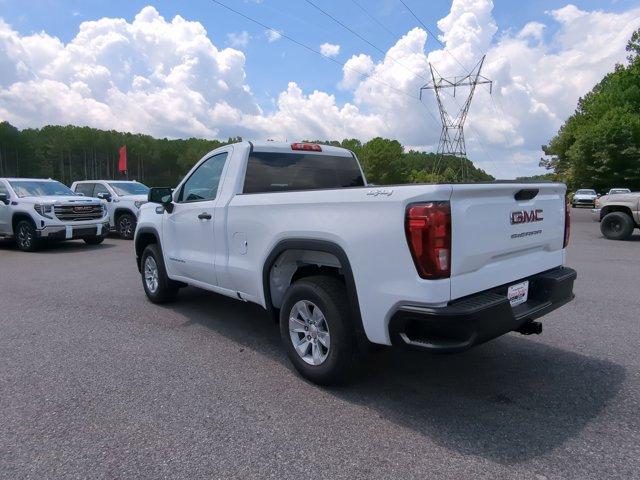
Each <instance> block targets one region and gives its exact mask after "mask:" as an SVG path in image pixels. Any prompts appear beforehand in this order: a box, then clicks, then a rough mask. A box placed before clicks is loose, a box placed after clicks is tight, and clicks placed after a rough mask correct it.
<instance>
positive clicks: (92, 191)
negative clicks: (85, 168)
mask: <svg viewBox="0 0 640 480" xmlns="http://www.w3.org/2000/svg"><path fill="white" fill-rule="evenodd" d="M71 190H73V191H74V192H76V193H81V194H82V195H84V196H85V197H95V198H99V199H100V200H102V201H103V202H105V203H106V206H107V210H108V211H109V226H110V228H111V229H113V230H115V231H116V232H118V235H119V236H120V238H124V239H125V240H131V239H132V238H133V234H134V233H135V231H136V222H137V218H138V211H139V210H140V207H141V206H142V205H144V204H145V203H147V197H148V195H149V187H147V186H146V185H144V184H142V183H140V182H136V181H135V180H131V181H129V180H80V181H77V182H73V184H72V185H71Z"/></svg>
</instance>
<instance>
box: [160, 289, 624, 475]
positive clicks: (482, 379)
mask: <svg viewBox="0 0 640 480" xmlns="http://www.w3.org/2000/svg"><path fill="white" fill-rule="evenodd" d="M180 297H181V300H180V301H179V302H178V303H176V304H174V305H171V306H169V307H168V308H170V309H172V310H175V311H178V312H180V314H181V315H183V316H186V318H188V319H189V321H188V322H187V323H186V324H185V325H183V327H188V326H190V325H194V324H198V325H202V326H204V327H206V328H208V329H211V330H212V331H214V332H215V333H217V334H220V335H223V336H224V337H226V338H228V339H230V340H232V341H233V342H235V343H237V344H238V345H240V347H243V348H250V349H252V350H254V351H255V352H258V353H260V354H262V355H265V356H269V357H270V358H272V359H274V360H276V361H278V362H279V363H281V364H283V365H286V367H287V368H289V369H291V370H293V368H292V367H291V366H290V364H289V362H288V360H287V358H286V355H285V353H284V350H283V349H282V348H281V346H280V337H279V332H278V328H277V327H276V325H274V324H273V323H272V322H271V320H270V319H269V318H268V316H267V314H266V313H265V312H264V311H263V310H262V309H261V308H259V307H257V306H255V305H251V304H242V303H239V302H237V301H235V300H231V299H228V298H225V297H220V296H217V295H214V294H209V293H206V292H202V291H199V290H195V289H190V288H189V289H185V290H183V291H182V292H181V294H180ZM550 328H552V327H550ZM247 332H251V335H247ZM543 335H544V334H543ZM543 341H544V336H542V337H540V338H539V339H536V340H531V339H527V338H525V337H521V336H518V335H516V334H509V335H507V336H504V337H501V338H499V339H496V340H494V341H492V342H489V343H487V344H485V345H482V346H479V347H477V348H475V349H473V350H470V351H468V352H465V353H462V354H457V355H435V354H427V353H422V352H407V351H399V350H393V349H384V350H383V351H382V352H380V353H376V354H373V355H370V356H369V357H367V358H366V365H365V367H364V368H363V371H362V372H361V375H360V376H359V377H358V379H357V380H356V381H355V382H354V383H351V384H348V385H344V386H340V387H332V388H328V389H325V390H326V391H328V392H330V393H331V394H333V395H335V396H337V397H338V398H341V399H343V400H345V401H347V402H350V403H352V404H358V405H362V406H365V407H367V410H369V411H371V410H373V411H375V412H377V414H378V415H379V416H380V417H381V418H384V419H386V420H388V421H392V422H394V423H396V424H398V425H401V426H403V427H405V428H409V429H412V430H414V431H416V432H419V433H420V434H422V435H424V436H426V437H428V438H429V439H430V440H432V441H434V442H436V443H438V444H439V445H442V446H443V447H445V448H447V449H450V450H453V451H457V452H460V453H462V454H464V455H477V456H481V457H484V458H487V459H489V460H491V461H495V462H499V463H503V464H507V465H510V464H517V463H521V462H525V461H527V460H530V459H532V458H536V457H539V456H542V455H545V454H548V453H549V452H551V451H552V450H554V449H556V448H558V447H561V446H562V445H563V444H564V443H565V442H567V441H568V440H569V439H571V438H572V437H574V436H576V435H578V434H579V433H580V431H581V430H582V429H584V428H585V427H586V426H587V425H588V424H589V423H590V422H591V421H592V420H593V419H595V418H596V417H597V416H598V415H599V414H600V412H602V410H603V409H604V408H605V407H606V405H607V403H608V402H609V401H610V400H611V399H612V398H613V397H615V396H616V394H617V392H618V391H619V390H620V388H621V385H622V383H623V381H624V378H625V369H624V368H623V367H621V366H620V365H617V364H615V363H612V362H609V361H604V360H600V359H595V358H591V357H587V356H584V355H580V354H577V353H574V352H570V351H567V350H562V349H559V348H556V347H553V346H549V345H546V344H544V343H542V342H543ZM297 381H300V382H304V380H303V379H302V378H300V377H298V379H297ZM317 388H320V387H317ZM301 402H302V403H304V399H301ZM579 461H580V460H579V459H576V462H579Z"/></svg>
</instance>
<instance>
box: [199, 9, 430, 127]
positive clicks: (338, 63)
mask: <svg viewBox="0 0 640 480" xmlns="http://www.w3.org/2000/svg"><path fill="white" fill-rule="evenodd" d="M211 1H212V2H213V3H215V4H217V5H219V6H221V7H223V8H226V9H227V10H229V11H230V12H233V13H235V14H236V15H239V16H241V17H242V18H244V19H246V20H249V21H250V22H252V23H255V24H256V25H259V26H260V27H262V28H264V29H266V30H269V31H272V32H277V33H278V35H280V36H281V37H282V38H285V39H287V40H289V41H290V42H292V43H295V44H296V45H298V46H300V47H302V48H304V49H305V50H308V51H310V52H312V53H315V54H316V55H319V56H321V57H322V58H324V59H325V60H329V61H331V62H333V63H335V64H337V65H340V66H342V67H344V68H346V69H347V70H351V71H353V72H355V73H357V74H358V75H361V76H363V77H367V78H369V79H371V80H373V81H374V82H377V83H379V84H381V85H384V86H386V87H388V88H390V89H392V90H394V91H396V92H398V93H400V94H402V95H405V96H407V97H409V98H412V99H414V100H418V101H420V99H419V98H418V97H417V96H413V95H410V94H409V93H407V92H405V91H404V90H401V89H399V88H396V87H394V86H393V85H391V84H390V83H387V82H385V81H383V80H380V79H378V78H375V77H374V76H372V75H369V74H368V73H364V72H361V71H359V70H357V69H355V68H352V67H349V66H348V65H347V64H346V63H345V62H341V61H340V60H337V59H335V58H332V57H327V56H326V55H323V54H322V53H321V52H320V51H318V50H316V49H314V48H313V47H310V46H308V45H306V44H304V43H302V42H300V41H299V40H296V39H295V38H293V37H291V36H290V35H287V34H286V33H284V32H281V31H279V30H276V29H275V28H273V27H270V26H269V25H266V24H264V23H262V22H261V21H259V20H256V19H255V18H252V17H250V16H248V15H246V14H244V13H242V12H240V11H238V10H235V9H234V8H232V7H230V6H229V5H226V4H224V3H222V2H220V1H219V0H211ZM420 103H422V102H420ZM434 119H435V117H434Z"/></svg>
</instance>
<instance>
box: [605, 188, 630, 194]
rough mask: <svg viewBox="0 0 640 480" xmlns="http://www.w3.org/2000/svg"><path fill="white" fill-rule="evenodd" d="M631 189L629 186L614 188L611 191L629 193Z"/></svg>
mask: <svg viewBox="0 0 640 480" xmlns="http://www.w3.org/2000/svg"><path fill="white" fill-rule="evenodd" d="M629 192H630V190H629V189H628V188H612V189H611V190H610V191H609V193H629Z"/></svg>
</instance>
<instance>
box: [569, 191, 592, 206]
mask: <svg viewBox="0 0 640 480" xmlns="http://www.w3.org/2000/svg"><path fill="white" fill-rule="evenodd" d="M596 198H598V194H597V193H596V191H595V190H591V189H588V188H581V189H580V190H577V191H576V193H574V194H573V198H572V199H571V206H572V207H573V208H576V207H577V206H578V205H588V206H590V207H593V206H594V205H595V202H596Z"/></svg>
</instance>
